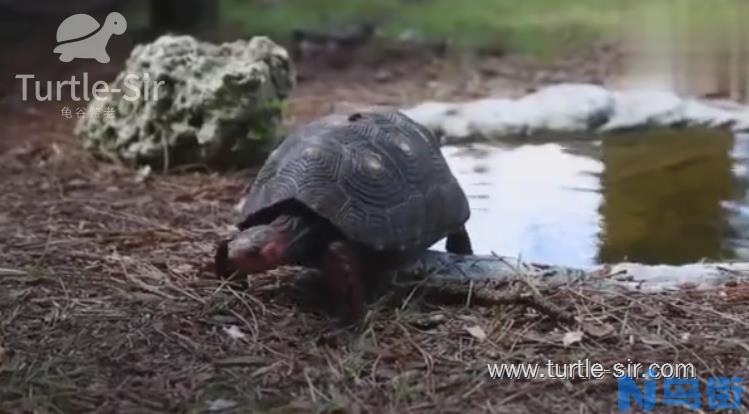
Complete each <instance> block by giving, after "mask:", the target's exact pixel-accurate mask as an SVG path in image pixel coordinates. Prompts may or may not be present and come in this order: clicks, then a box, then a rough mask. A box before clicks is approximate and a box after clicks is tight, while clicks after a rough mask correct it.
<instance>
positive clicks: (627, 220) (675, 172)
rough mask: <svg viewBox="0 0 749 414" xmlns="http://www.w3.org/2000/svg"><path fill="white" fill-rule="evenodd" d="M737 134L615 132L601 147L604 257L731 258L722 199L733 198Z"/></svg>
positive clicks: (665, 260) (641, 259)
mask: <svg viewBox="0 0 749 414" xmlns="http://www.w3.org/2000/svg"><path fill="white" fill-rule="evenodd" d="M732 143H733V139H732V137H731V136H730V135H729V134H725V133H720V132H714V131H660V132H649V133H640V134H637V135H635V136H622V137H614V139H609V140H605V141H604V143H603V146H602V149H603V162H604V164H605V165H606V168H605V170H604V174H603V176H602V179H601V182H602V192H603V200H604V202H603V204H602V205H601V209H600V212H601V218H602V228H601V235H600V239H601V245H600V249H599V252H598V259H599V261H603V262H615V261H621V260H625V259H629V260H632V261H637V262H644V263H658V262H663V263H684V262H689V261H695V260H700V259H701V258H716V259H717V258H725V257H732V256H733V254H732V252H731V249H730V246H728V245H727V243H726V240H727V237H728V236H729V230H730V226H729V223H728V215H727V214H726V210H725V209H724V207H723V204H724V202H726V201H729V200H733V199H736V198H737V196H738V194H737V191H738V187H737V186H736V180H735V178H734V176H733V174H732V172H731V166H732V164H733V161H732V160H731V157H730V152H731V147H732Z"/></svg>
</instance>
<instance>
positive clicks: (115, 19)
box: [104, 12, 127, 35]
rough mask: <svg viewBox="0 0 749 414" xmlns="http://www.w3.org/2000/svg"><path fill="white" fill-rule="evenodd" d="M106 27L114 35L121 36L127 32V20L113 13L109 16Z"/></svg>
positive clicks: (105, 23) (105, 22)
mask: <svg viewBox="0 0 749 414" xmlns="http://www.w3.org/2000/svg"><path fill="white" fill-rule="evenodd" d="M104 27H105V28H107V30H109V31H110V33H112V34H116V35H121V34H123V33H125V30H127V20H125V16H123V15H121V14H120V13H117V12H112V13H109V15H107V19H106V20H105V21H104Z"/></svg>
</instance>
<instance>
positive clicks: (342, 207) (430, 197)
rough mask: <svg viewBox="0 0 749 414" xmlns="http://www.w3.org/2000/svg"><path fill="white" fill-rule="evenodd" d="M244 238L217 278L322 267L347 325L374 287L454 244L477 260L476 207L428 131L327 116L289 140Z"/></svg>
mask: <svg viewBox="0 0 749 414" xmlns="http://www.w3.org/2000/svg"><path fill="white" fill-rule="evenodd" d="M240 206H241V207H240V208H241V213H240V221H239V223H238V225H237V227H238V230H239V232H238V233H237V234H236V235H235V236H234V237H233V238H230V239H227V240H222V241H221V242H219V244H218V246H217V249H216V254H215V269H216V272H217V274H218V275H219V276H221V277H227V276H230V275H232V274H235V275H236V274H245V275H247V274H254V273H262V272H265V271H267V270H270V269H273V268H276V267H278V266H281V265H302V266H308V267H315V268H318V269H320V270H321V273H322V275H323V279H324V281H325V285H326V286H327V289H328V292H329V293H330V295H331V299H332V301H333V302H334V306H336V307H337V312H338V313H339V315H340V316H342V317H343V319H344V320H346V321H349V322H351V321H355V320H358V319H360V317H361V316H362V315H363V312H364V310H365V307H366V303H365V302H366V296H367V294H368V292H367V287H368V286H371V284H370V283H371V282H372V281H375V282H376V281H377V280H378V279H382V277H383V276H384V275H385V274H392V271H394V270H397V269H398V268H399V267H400V266H403V265H405V264H408V263H409V262H410V261H413V260H415V259H417V258H418V257H419V255H420V254H421V253H423V252H424V251H426V250H427V249H428V248H429V247H430V246H432V245H433V244H435V243H436V242H438V241H439V240H441V239H443V238H445V237H446V238H447V242H446V250H447V251H448V252H451V253H456V254H471V253H472V249H471V241H470V238H469V236H468V233H467V232H466V229H465V223H466V221H468V219H469V217H470V209H469V204H468V200H467V198H466V195H465V193H464V192H463V189H462V188H461V187H460V185H459V184H458V181H457V180H456V178H455V176H453V174H452V172H451V171H450V168H449V166H448V165H447V162H446V161H445V158H444V157H443V155H442V152H441V151H440V143H439V141H438V139H437V137H435V135H433V134H432V133H431V132H430V131H429V130H428V129H426V128H425V127H424V126H422V125H420V124H418V123H416V122H415V121H413V120H412V119H411V118H409V117H407V116H406V115H404V114H403V113H401V112H399V111H396V110H390V109H388V110H382V109H376V110H366V111H362V110H360V111H354V112H349V113H337V114H332V115H328V116H326V117H323V118H321V119H318V120H316V121H313V122H311V123H309V124H307V125H304V126H302V127H300V128H299V129H297V130H296V131H295V132H292V133H291V134H290V135H288V136H287V137H286V139H284V140H283V141H282V142H281V143H280V144H279V145H278V147H277V148H276V149H275V150H273V152H272V153H271V154H270V155H269V156H268V158H267V159H266V161H265V163H264V165H263V166H262V167H261V168H260V170H259V171H258V173H257V176H256V177H255V180H254V182H253V184H252V186H251V187H250V189H249V192H248V193H247V194H246V195H245V196H244V197H243V199H242V201H241V202H240Z"/></svg>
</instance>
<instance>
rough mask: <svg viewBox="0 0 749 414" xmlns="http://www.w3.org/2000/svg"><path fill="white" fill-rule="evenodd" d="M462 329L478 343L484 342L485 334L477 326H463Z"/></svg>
mask: <svg viewBox="0 0 749 414" xmlns="http://www.w3.org/2000/svg"><path fill="white" fill-rule="evenodd" d="M463 329H465V330H466V332H468V333H469V334H471V336H472V337H474V338H476V339H478V340H479V341H484V340H485V339H486V332H484V330H483V329H482V328H481V327H480V326H478V325H473V326H464V327H463Z"/></svg>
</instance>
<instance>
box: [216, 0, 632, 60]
mask: <svg viewBox="0 0 749 414" xmlns="http://www.w3.org/2000/svg"><path fill="white" fill-rule="evenodd" d="M622 8H623V6H621V5H620V3H618V2H613V1H595V0H578V1H574V2H569V1H552V0H523V1H520V0H505V1H496V0H469V1H467V2H462V3H460V4H457V3H455V2H453V1H449V0H424V1H404V0H382V1H376V2H372V1H366V0H346V1H340V0H308V1H274V2H246V1H241V0H222V2H221V15H222V17H223V19H224V21H226V22H229V23H232V24H236V25H238V26H239V27H240V28H241V29H242V30H245V31H247V32H248V33H263V34H268V35H270V36H273V37H275V38H279V39H284V38H286V37H287V36H288V34H289V33H290V32H291V30H293V29H300V28H302V29H323V28H329V27H343V26H346V25H349V24H353V23H357V22H365V21H367V22H376V23H377V24H378V28H379V30H380V34H381V35H383V36H384V37H386V38H398V37H406V36H407V37H409V38H415V39H419V40H423V41H427V42H429V41H442V40H448V41H450V43H451V44H452V45H453V46H455V47H456V48H458V49H481V48H487V47H491V48H496V47H498V46H499V47H502V48H504V49H506V50H507V51H510V52H513V53H529V54H538V55H544V54H549V53H553V52H556V51H562V50H566V49H568V48H569V47H575V46H576V45H580V44H588V43H590V42H591V41H593V40H595V39H598V38H601V37H603V36H607V35H608V34H609V33H612V31H613V28H614V27H615V26H616V25H617V24H618V22H619V21H620V13H619V12H620V11H621V10H622Z"/></svg>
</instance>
